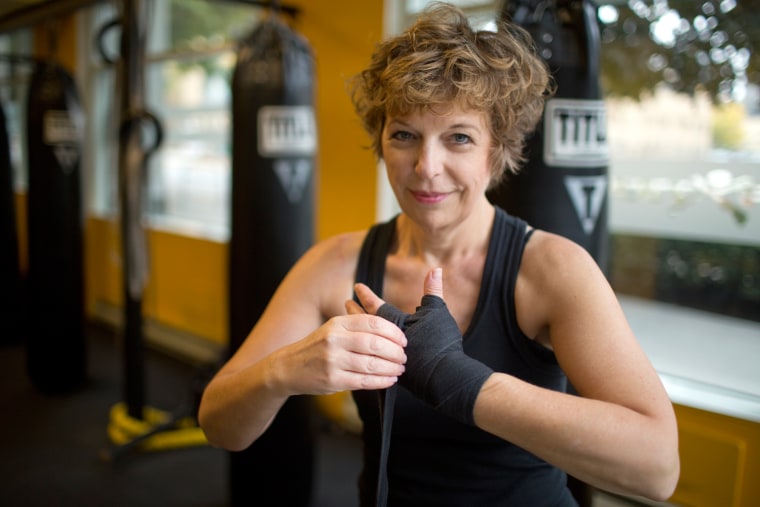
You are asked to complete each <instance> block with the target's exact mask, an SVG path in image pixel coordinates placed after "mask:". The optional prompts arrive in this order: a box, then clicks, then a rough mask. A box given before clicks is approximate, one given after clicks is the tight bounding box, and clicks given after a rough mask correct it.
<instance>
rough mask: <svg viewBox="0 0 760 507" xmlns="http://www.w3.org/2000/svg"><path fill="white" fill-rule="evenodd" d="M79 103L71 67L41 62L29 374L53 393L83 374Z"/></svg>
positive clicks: (34, 143) (34, 147)
mask: <svg viewBox="0 0 760 507" xmlns="http://www.w3.org/2000/svg"><path fill="white" fill-rule="evenodd" d="M80 104H81V103H80V99H79V93H78V91H77V87H76V84H75V82H74V79H73V78H72V77H71V75H70V74H69V73H68V72H67V71H66V70H64V69H63V68H61V67H60V66H59V65H57V64H55V63H51V62H40V63H38V64H37V66H36V68H35V71H34V72H33V74H32V76H31V80H30V84H29V99H28V104H27V152H28V153H27V160H28V163H29V188H28V199H27V216H28V237H29V272H28V303H29V309H28V324H27V326H26V328H27V335H26V346H27V367H28V373H29V377H30V378H31V380H32V383H33V384H34V385H35V386H36V387H37V388H38V389H40V390H41V391H43V392H48V393H56V392H64V391H69V390H71V389H73V388H75V387H77V386H79V385H80V384H81V383H82V382H83V381H84V379H85V369H86V341H85V329H84V279H83V278H84V273H83V272H84V266H83V252H82V249H83V245H82V242H83V221H84V214H83V207H82V189H81V169H80V163H81V154H82V146H81V144H82V136H83V131H84V115H83V111H82V108H81V105H80Z"/></svg>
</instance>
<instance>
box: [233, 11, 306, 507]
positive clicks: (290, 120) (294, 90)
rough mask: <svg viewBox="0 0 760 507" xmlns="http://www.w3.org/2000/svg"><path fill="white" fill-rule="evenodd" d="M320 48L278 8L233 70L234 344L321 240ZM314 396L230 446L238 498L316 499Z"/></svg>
mask: <svg viewBox="0 0 760 507" xmlns="http://www.w3.org/2000/svg"><path fill="white" fill-rule="evenodd" d="M313 67H314V62H313V56H312V52H311V49H310V47H309V45H308V43H307V42H306V41H305V40H304V39H302V38H301V37H300V36H299V35H298V34H296V33H294V32H293V31H291V30H290V29H289V28H288V27H287V26H286V25H285V24H284V23H282V22H281V21H280V20H279V19H278V18H277V17H276V16H274V15H273V16H271V17H270V18H268V19H267V20H264V21H262V22H261V23H260V24H259V25H258V26H257V27H256V28H255V29H254V30H253V32H252V33H251V34H250V36H248V37H247V38H246V39H245V40H243V41H241V43H240V46H239V50H238V55H237V64H236V67H235V70H234V73H233V79H232V147H233V157H232V213H231V236H230V254H229V255H230V256H229V261H230V262H229V287H230V289H229V290H230V292H229V295H230V298H229V299H230V314H229V320H230V336H229V338H230V349H231V350H230V352H231V353H232V352H234V351H235V350H236V349H237V348H238V347H239V346H240V344H241V343H242V342H243V340H245V338H246V336H247V335H248V333H249V332H250V330H251V328H252V327H253V325H254V324H255V323H256V321H257V320H258V318H259V317H260V316H261V314H262V313H263V311H264V308H265V307H266V305H267V303H268V301H269V299H270V297H271V296H272V294H273V293H274V291H275V289H276V288H277V286H278V285H279V283H280V281H281V280H282V279H283V278H284V276H285V274H286V273H287V272H288V270H289V269H290V268H291V267H292V265H293V264H294V263H295V262H296V260H297V259H298V258H299V257H300V256H301V255H302V254H303V253H304V252H305V251H306V250H307V249H308V248H309V247H310V246H311V244H312V243H313V240H314V230H313V229H314V225H313V221H314V217H313V212H314V195H313V194H314V171H315V168H314V162H315V151H316V125H315V118H314V106H313V93H314V92H313ZM310 413H311V400H310V399H309V398H308V397H304V396H295V397H291V398H290V399H289V400H288V401H287V402H286V403H285V405H284V406H283V407H282V409H281V410H280V412H279V413H278V415H277V417H276V418H275V420H274V421H273V422H272V425H271V426H270V427H269V429H267V431H266V432H265V433H264V435H262V436H261V437H260V438H259V439H258V440H256V442H254V443H253V445H251V446H250V447H249V448H248V449H246V450H244V451H241V452H236V453H231V454H230V493H231V501H232V505H233V506H237V505H254V504H256V503H257V502H260V501H261V500H262V499H276V504H277V505H288V506H306V505H308V504H309V499H310V494H311V485H312V474H313V459H314V457H313V454H314V453H313V434H312V433H313V430H312V427H311V423H310Z"/></svg>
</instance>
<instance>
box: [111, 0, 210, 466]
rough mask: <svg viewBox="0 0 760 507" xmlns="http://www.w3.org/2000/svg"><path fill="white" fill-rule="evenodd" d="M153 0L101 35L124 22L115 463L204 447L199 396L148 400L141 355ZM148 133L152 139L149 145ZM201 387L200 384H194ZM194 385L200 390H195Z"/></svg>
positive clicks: (156, 125)
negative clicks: (167, 407) (171, 407)
mask: <svg viewBox="0 0 760 507" xmlns="http://www.w3.org/2000/svg"><path fill="white" fill-rule="evenodd" d="M150 7H152V2H150V1H144V0H124V2H123V12H122V16H121V18H120V19H119V20H115V21H111V22H109V23H108V24H106V25H105V26H104V27H103V28H102V29H101V30H100V32H99V34H98V42H99V47H100V52H101V55H103V56H104V58H105V59H106V61H107V62H109V63H114V62H113V61H111V60H110V59H109V58H108V57H107V53H106V51H104V49H103V44H104V42H103V37H104V35H105V33H106V32H107V31H108V30H110V29H112V28H114V27H118V26H120V27H121V44H120V54H121V57H120V59H119V61H118V66H117V69H118V73H117V75H118V78H117V87H118V93H117V95H118V96H119V100H120V125H119V135H118V141H119V198H120V225H121V240H122V241H121V243H122V259H123V273H122V279H123V285H124V303H123V304H124V339H123V361H124V362H123V366H124V401H123V402H121V403H117V404H116V405H114V407H112V409H111V411H110V414H109V416H110V419H109V423H108V435H109V437H110V439H111V442H112V443H113V444H114V447H112V448H109V449H104V450H102V451H101V453H100V457H101V459H102V460H104V461H114V460H115V459H116V458H118V457H120V456H123V455H125V454H127V453H128V452H131V451H135V450H139V451H155V450H168V449H175V448H178V447H189V446H197V445H206V444H207V441H206V438H205V435H204V434H203V431H202V430H201V429H200V428H199V427H198V425H197V422H196V415H197V413H196V412H197V405H198V403H197V399H195V400H194V401H193V403H190V404H189V405H188V406H181V407H180V408H179V409H178V410H176V411H175V412H174V413H169V412H164V411H161V410H158V409H155V408H152V407H148V406H146V405H145V366H144V362H145V357H144V340H143V313H142V301H143V293H144V289H145V284H146V282H147V279H148V252H147V240H146V236H145V230H144V228H143V226H142V221H143V210H144V207H143V189H144V184H145V181H146V180H147V178H146V172H147V168H148V160H149V158H150V156H151V155H152V154H153V153H154V152H155V151H156V150H157V149H158V148H159V147H160V145H161V141H162V137H163V135H162V134H163V131H162V128H161V123H160V121H159V120H158V118H156V116H154V115H153V114H152V113H151V112H149V111H148V110H146V109H145V107H144V101H143V94H144V66H145V47H146V32H147V26H148V19H149V13H150ZM146 129H147V131H148V132H150V131H152V133H153V136H152V142H150V143H146V138H150V136H149V133H148V134H146ZM199 390H200V389H199ZM199 390H198V391H199Z"/></svg>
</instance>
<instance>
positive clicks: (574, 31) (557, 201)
mask: <svg viewBox="0 0 760 507" xmlns="http://www.w3.org/2000/svg"><path fill="white" fill-rule="evenodd" d="M502 18H503V19H506V20H511V21H512V22H514V23H515V24H517V25H520V26H522V27H523V28H525V29H526V30H527V31H528V32H529V33H530V34H531V35H532V36H533V39H534V41H535V43H536V46H537V50H538V52H539V54H540V55H541V56H542V57H543V58H544V60H545V61H546V63H547V64H548V65H549V69H550V70H551V73H552V76H553V77H554V80H555V82H556V85H557V90H556V94H555V96H554V97H552V98H551V99H549V100H548V101H547V102H546V106H545V108H544V116H543V121H542V122H541V123H540V124H539V126H538V127H537V129H536V131H535V132H534V134H533V136H532V137H531V138H530V139H528V141H527V144H526V151H525V155H526V156H527V162H526V164H525V166H524V167H523V169H522V170H521V172H520V173H519V174H518V175H516V176H514V175H508V177H507V178H505V180H504V182H503V183H502V184H501V185H500V186H499V187H497V188H495V189H494V190H493V191H492V192H491V193H490V194H489V197H490V198H491V200H492V201H493V202H494V203H495V204H498V205H499V206H501V207H503V208H504V209H506V210H507V211H508V212H509V213H511V214H513V215H516V216H519V217H521V218H523V219H525V220H527V221H528V222H529V223H530V224H531V225H533V226H534V227H536V228H539V229H544V230H547V231H550V232H554V233H557V234H560V235H562V236H565V237H568V238H570V239H572V240H573V241H575V242H576V243H578V244H580V245H581V246H583V247H584V248H585V249H586V250H587V251H588V252H589V253H590V254H591V255H592V256H593V257H594V259H596V261H597V263H598V264H599V266H600V267H601V268H602V270H603V271H606V270H607V264H608V257H609V246H608V231H607V187H608V165H609V147H608V144H607V131H606V114H605V106H604V102H603V101H602V93H601V86H600V83H599V62H600V55H599V53H600V48H601V46H600V40H599V25H598V23H597V19H596V7H595V6H594V5H592V2H591V1H589V0H513V1H510V0H506V2H505V4H504V6H503V10H502Z"/></svg>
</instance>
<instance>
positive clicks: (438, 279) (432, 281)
mask: <svg viewBox="0 0 760 507" xmlns="http://www.w3.org/2000/svg"><path fill="white" fill-rule="evenodd" d="M424 290H425V295H427V296H438V297H439V298H441V299H444V297H443V269H441V268H435V269H432V270H431V271H430V272H429V273H428V274H427V276H426V277H425V287H424Z"/></svg>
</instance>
